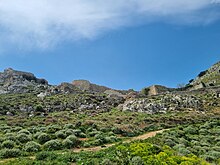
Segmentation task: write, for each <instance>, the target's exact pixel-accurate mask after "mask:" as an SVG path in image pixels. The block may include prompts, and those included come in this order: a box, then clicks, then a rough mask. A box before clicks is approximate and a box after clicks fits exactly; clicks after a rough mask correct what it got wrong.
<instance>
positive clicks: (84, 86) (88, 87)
mask: <svg viewBox="0 0 220 165" xmlns="http://www.w3.org/2000/svg"><path fill="white" fill-rule="evenodd" d="M72 84H73V86H75V87H76V88H78V89H80V90H83V91H90V92H97V93H103V92H105V91H106V90H110V88H108V87H105V86H100V85H96V84H92V83H90V82H89V81H88V80H74V81H73V82H72Z"/></svg>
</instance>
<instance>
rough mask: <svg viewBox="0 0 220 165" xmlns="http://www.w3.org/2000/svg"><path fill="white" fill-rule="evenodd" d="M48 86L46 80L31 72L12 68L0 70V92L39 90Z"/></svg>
mask: <svg viewBox="0 0 220 165" xmlns="http://www.w3.org/2000/svg"><path fill="white" fill-rule="evenodd" d="M48 87H49V85H48V82H47V80H45V79H39V78H36V77H35V75H34V74H32V73H28V72H21V71H16V70H13V69H12V68H8V69H5V70H4V72H2V73H1V72H0V94H3V93H27V92H33V91H36V90H39V91H41V90H46V89H47V88H48Z"/></svg>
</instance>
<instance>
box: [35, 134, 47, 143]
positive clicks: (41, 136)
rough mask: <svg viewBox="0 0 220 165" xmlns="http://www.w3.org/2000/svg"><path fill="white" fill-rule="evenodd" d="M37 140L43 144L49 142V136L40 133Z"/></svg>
mask: <svg viewBox="0 0 220 165" xmlns="http://www.w3.org/2000/svg"><path fill="white" fill-rule="evenodd" d="M37 140H38V142H39V143H40V144H44V143H46V142H47V141H49V140H50V135H48V134H46V133H41V134H40V135H38V137H37Z"/></svg>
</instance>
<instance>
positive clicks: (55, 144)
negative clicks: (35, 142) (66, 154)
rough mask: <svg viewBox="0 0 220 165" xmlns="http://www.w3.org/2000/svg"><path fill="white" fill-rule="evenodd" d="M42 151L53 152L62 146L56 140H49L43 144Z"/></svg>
mask: <svg viewBox="0 0 220 165" xmlns="http://www.w3.org/2000/svg"><path fill="white" fill-rule="evenodd" d="M43 147H44V149H45V150H48V151H54V150H59V149H61V147H62V145H61V143H60V141H58V140H50V141H48V142H46V143H45V144H44V146H43Z"/></svg>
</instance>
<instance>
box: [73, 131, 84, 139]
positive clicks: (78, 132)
mask: <svg viewBox="0 0 220 165" xmlns="http://www.w3.org/2000/svg"><path fill="white" fill-rule="evenodd" d="M81 133H82V131H81V130H80V129H75V130H73V134H74V135H76V136H78V137H79V135H80V134H81Z"/></svg>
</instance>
